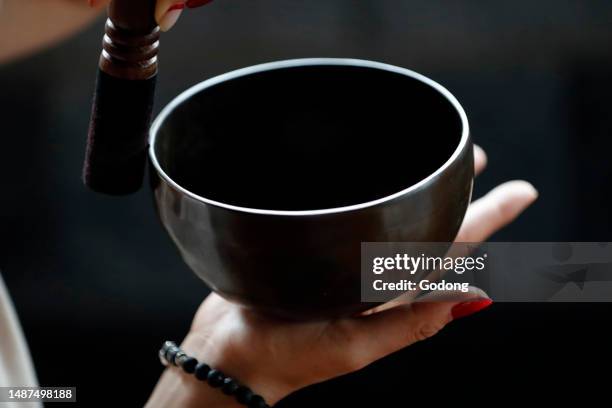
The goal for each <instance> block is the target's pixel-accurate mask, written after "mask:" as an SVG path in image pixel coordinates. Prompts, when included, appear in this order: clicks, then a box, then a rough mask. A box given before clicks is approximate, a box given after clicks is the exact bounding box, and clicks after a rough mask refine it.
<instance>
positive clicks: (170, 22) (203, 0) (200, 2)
mask: <svg viewBox="0 0 612 408" xmlns="http://www.w3.org/2000/svg"><path fill="white" fill-rule="evenodd" d="M211 1H212V0H157V5H156V7H155V20H157V24H159V28H160V29H161V30H162V31H168V30H170V29H171V28H172V27H174V25H175V24H176V22H177V21H178V19H179V17H180V16H181V14H182V12H183V10H184V9H185V8H196V7H200V6H204V5H206V4H208V3H210V2H211Z"/></svg>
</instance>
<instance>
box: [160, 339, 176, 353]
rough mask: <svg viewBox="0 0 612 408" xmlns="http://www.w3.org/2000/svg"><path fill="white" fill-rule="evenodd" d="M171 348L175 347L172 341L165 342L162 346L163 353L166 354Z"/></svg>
mask: <svg viewBox="0 0 612 408" xmlns="http://www.w3.org/2000/svg"><path fill="white" fill-rule="evenodd" d="M171 347H176V343H175V342H173V341H165V342H164V345H163V346H162V350H163V353H164V354H166V352H167V351H168V350H169V349H170V348H171Z"/></svg>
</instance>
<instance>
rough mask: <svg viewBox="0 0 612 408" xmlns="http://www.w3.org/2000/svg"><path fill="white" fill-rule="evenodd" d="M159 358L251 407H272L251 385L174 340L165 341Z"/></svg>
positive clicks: (164, 363) (167, 364)
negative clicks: (234, 377)
mask: <svg viewBox="0 0 612 408" xmlns="http://www.w3.org/2000/svg"><path fill="white" fill-rule="evenodd" d="M159 359H160V360H161V362H162V364H163V365H164V366H169V365H173V366H176V367H180V368H182V369H183V371H184V372H186V373H187V374H194V375H195V378H197V379H198V380H200V381H205V382H207V383H208V385H210V386H211V387H213V388H221V391H222V392H223V393H224V394H225V395H228V396H234V398H236V401H238V402H239V403H240V404H243V405H246V406H247V407H249V408H270V406H269V405H268V404H266V401H265V400H264V399H263V397H262V396H261V395H257V394H255V393H253V391H251V389H250V388H249V387H247V386H245V385H241V384H239V383H238V382H237V381H236V380H234V379H233V378H230V377H228V376H226V375H225V374H223V372H221V371H219V370H216V369H214V368H211V367H210V366H209V365H208V364H205V363H200V362H198V360H196V359H195V358H193V357H190V356H188V355H187V354H186V353H185V352H184V351H183V350H181V349H180V347H178V346H177V345H176V343H174V342H173V341H166V342H165V343H164V345H163V346H162V348H161V349H160V350H159Z"/></svg>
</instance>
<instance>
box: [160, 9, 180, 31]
mask: <svg viewBox="0 0 612 408" xmlns="http://www.w3.org/2000/svg"><path fill="white" fill-rule="evenodd" d="M184 8H185V3H184V2H180V3H174V4H173V5H172V6H170V8H168V10H167V11H166V14H164V15H163V17H162V18H161V20H160V21H159V28H160V29H161V30H162V31H168V30H169V29H171V28H172V27H173V26H174V25H175V24H176V22H177V21H178V19H179V17H180V16H181V13H183V9H184Z"/></svg>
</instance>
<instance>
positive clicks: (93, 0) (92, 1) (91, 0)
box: [88, 0, 103, 7]
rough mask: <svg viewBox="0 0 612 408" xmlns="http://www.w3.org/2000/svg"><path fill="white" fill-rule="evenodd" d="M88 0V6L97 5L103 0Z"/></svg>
mask: <svg viewBox="0 0 612 408" xmlns="http://www.w3.org/2000/svg"><path fill="white" fill-rule="evenodd" d="M88 1H89V7H98V6H99V5H100V4H101V3H102V1H103V0H88Z"/></svg>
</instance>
